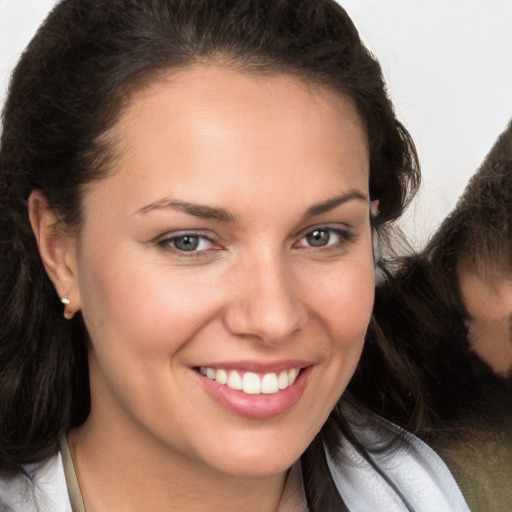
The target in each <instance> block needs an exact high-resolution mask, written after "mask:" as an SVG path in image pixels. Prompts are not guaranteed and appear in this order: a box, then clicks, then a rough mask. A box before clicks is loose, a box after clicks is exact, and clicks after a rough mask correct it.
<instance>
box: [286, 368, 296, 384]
mask: <svg viewBox="0 0 512 512" xmlns="http://www.w3.org/2000/svg"><path fill="white" fill-rule="evenodd" d="M298 374H299V370H296V369H295V368H292V369H291V370H290V371H289V372H288V386H291V385H292V384H293V383H294V382H295V379H296V378H297V375H298Z"/></svg>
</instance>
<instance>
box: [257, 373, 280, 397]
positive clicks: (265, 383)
mask: <svg viewBox="0 0 512 512" xmlns="http://www.w3.org/2000/svg"><path fill="white" fill-rule="evenodd" d="M278 391H279V385H278V383H277V375H276V374H275V373H267V374H266V375H264V377H263V379H261V392H262V393H264V394H265V395H271V394H273V393H277V392H278Z"/></svg>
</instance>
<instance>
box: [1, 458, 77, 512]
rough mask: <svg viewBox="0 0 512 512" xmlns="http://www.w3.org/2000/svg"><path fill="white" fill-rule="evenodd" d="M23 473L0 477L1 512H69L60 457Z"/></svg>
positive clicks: (27, 468)
mask: <svg viewBox="0 0 512 512" xmlns="http://www.w3.org/2000/svg"><path fill="white" fill-rule="evenodd" d="M26 472H27V475H17V476H15V477H13V478H0V512H20V511H23V512H71V505H70V503H69V498H68V493H67V487H66V478H65V476H64V469H63V466H62V459H61V456H60V454H57V455H55V456H54V457H52V458H51V459H49V460H47V461H46V462H44V463H43V464H38V465H33V466H27V467H26Z"/></svg>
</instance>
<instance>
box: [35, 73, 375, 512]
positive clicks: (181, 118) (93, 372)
mask: <svg viewBox="0 0 512 512" xmlns="http://www.w3.org/2000/svg"><path fill="white" fill-rule="evenodd" d="M111 135H112V137H113V138H114V140H115V141H116V143H115V144H116V145H115V150H116V154H117V159H116V162H115V168H114V172H112V173H111V174H110V175H109V176H108V177H106V178H104V179H102V180H100V181H98V182H94V183H92V184H91V185H90V186H89V187H88V189H87V191H86V193H85V196H84V212H85V213H84V219H83V226H82V229H81V232H80V235H79V237H78V238H75V237H74V236H73V234H72V233H69V234H66V230H65V226H64V227H62V226H61V227H60V228H59V227H58V225H57V226H56V225H55V221H56V218H55V215H54V212H53V211H52V210H51V208H49V206H48V203H47V201H46V198H45V196H44V194H43V193H42V192H41V191H34V192H33V194H32V196H31V198H30V215H31V221H32V225H33V227H34V232H35V234H36V237H37V239H38V244H39V248H40V253H41V255H42V258H43V260H44V263H45V266H46V269H47V271H48V273H49V275H50V277H51V279H52V280H53V282H54V284H55V287H56V289H57V292H58V293H59V294H60V296H68V297H69V299H70V301H71V304H70V305H69V306H67V307H66V315H67V316H68V317H71V316H73V314H75V313H76V311H78V310H80V311H81V313H82V315H83V318H84V321H85V324H86V326H87V329H88V332H89V335H90V338H91V344H90V376H91V395H92V409H91V413H90V416H89V418H88V419H87V421H86V422H85V424H84V425H83V426H81V427H80V428H78V429H76V430H75V431H72V432H71V433H70V435H69V441H70V445H71V449H72V454H73V459H74V463H75V466H76V470H77V474H78V479H79V483H80V487H81V490H82V493H83V496H84V500H85V504H86V507H87V510H88V512H104V511H112V510H123V512H130V511H140V510H144V511H154V512H156V511H164V510H165V511H168V510H179V511H181V510H187V511H190V512H193V511H196V510H197V511H204V510H213V511H237V512H239V511H240V510H244V511H245V512H250V511H260V512H266V511H274V510H276V507H277V504H278V502H279V499H280V495H281V493H282V490H283V486H284V482H285V478H286V474H287V471H288V469H289V468H290V466H292V465H293V463H294V462H295V461H296V460H297V459H298V458H299V457H300V455H301V454H302V453H303V452H304V450H305V449H306V448H307V446H308V445H309V444H310V442H311V441H312V439H313V437H314V436H315V435H316V434H317V432H318V431H319V430H320V428H321V427H322V425H323V423H324V422H325V421H326V419H327V417H328V415H329V413H330V411H331V410H332V408H333V407H334V405H335V403H336V402H337V400H338V399H339V397H340V395H341V394H342V392H343V391H344V389H345V387H346V386H347V383H348V381H349V380H350V378H351V376H352V374H353V372H354V370H355V368H356V366H357V362H358V360H359V358H360V354H361V350H362V347H363V341H364V336H365V333H366V330H367V326H368V323H369V319H370V315H371V310H372V304H373V294H374V291H373V290H374V263H373V254H372V237H371V227H370V215H369V213H370V202H369V193H368V181H369V153H368V143H367V135H366V133H365V130H364V128H363V127H362V123H361V121H360V118H359V116H358V113H357V111H356V108H355V106H354V104H353V103H352V101H351V100H350V99H348V98H346V97H344V96H342V95H340V94H338V93H335V92H333V91H331V90H328V89H327V88H322V87H318V86H313V85H311V84H307V83H304V82H303V81H301V80H300V79H299V78H297V77H294V76H291V75H280V74H276V75H270V76H269V75H266V76H260V75H254V74H248V73H244V72H241V71H238V70H236V69H232V68H229V67H226V66H221V65H215V64H211V65H194V66H192V67H189V68H187V69H185V70H181V71H179V72H175V73H172V74H169V76H167V77H166V78H165V79H161V80H159V81H157V82H155V83H153V84H151V85H150V86H148V87H146V88H145V89H143V90H142V91H139V92H138V93H136V94H135V95H134V96H133V97H132V99H131V103H130V105H129V106H128V108H127V109H126V111H125V112H124V114H123V116H122V117H121V119H120V120H119V122H118V124H117V125H116V126H115V128H114V129H113V131H112V133H111ZM184 248H188V249H191V250H185V249H184ZM283 361H284V362H286V361H289V362H290V365H291V366H293V364H294V362H296V361H301V362H305V363H306V364H307V366H308V367H309V370H308V371H309V376H308V379H307V383H306V386H305V389H304V391H303V393H302V394H301V396H300V398H299V400H298V401H297V402H296V403H295V404H294V405H293V406H291V407H290V408H288V409H286V411H284V412H283V413H281V414H278V415H277V416H272V417H270V418H265V419H254V418H248V417H246V416H244V415H240V414H237V413H235V412H233V411H232V410H229V409H227V408H226V407H224V406H223V404H221V403H219V401H218V400H217V399H215V398H214V397H213V396H212V395H211V394H210V393H209V392H208V391H207V388H206V387H205V386H204V385H202V379H204V377H202V376H201V375H200V374H199V372H198V371H197V368H198V367H200V366H203V365H217V366H218V367H222V366H223V363H224V364H227V363H228V362H240V363H239V364H240V365H242V366H243V365H251V364H258V365H263V366H265V365H267V364H268V365H272V364H275V363H276V362H277V363H279V364H281V363H282V362H283Z"/></svg>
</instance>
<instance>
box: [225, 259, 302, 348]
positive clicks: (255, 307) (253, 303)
mask: <svg viewBox="0 0 512 512" xmlns="http://www.w3.org/2000/svg"><path fill="white" fill-rule="evenodd" d="M288 267H289V266H288ZM233 286H234V288H233V289H232V292H233V295H232V300H231V301H230V303H229V305H228V306H227V308H226V310H225V314H224V322H225V325H226V327H227V329H228V330H229V331H230V332H231V333H232V334H235V335H237V336H243V337H249V338H258V339H259V340H260V341H262V342H264V343H267V344H270V345H272V344H277V343H282V342H284V341H286V340H287V339H289V337H290V336H291V335H292V334H293V333H295V332H296V331H298V330H300V329H301V328H302V327H303V325H304V322H305V318H306V312H305V308H304V306H303V305H302V302H301V300H300V298H299V294H298V293H297V283H296V282H295V281H294V279H293V276H292V275H291V271H290V268H286V265H285V263H284V262H283V261H282V259H281V258H279V257H275V258H272V257H270V256H267V257H262V258H259V259H258V260H257V261H254V259H253V260H252V261H251V262H250V263H248V264H247V265H246V266H245V271H243V272H241V273H238V274H237V276H236V283H235V284H234V285H233Z"/></svg>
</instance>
